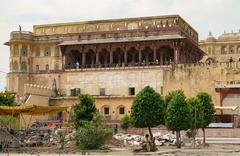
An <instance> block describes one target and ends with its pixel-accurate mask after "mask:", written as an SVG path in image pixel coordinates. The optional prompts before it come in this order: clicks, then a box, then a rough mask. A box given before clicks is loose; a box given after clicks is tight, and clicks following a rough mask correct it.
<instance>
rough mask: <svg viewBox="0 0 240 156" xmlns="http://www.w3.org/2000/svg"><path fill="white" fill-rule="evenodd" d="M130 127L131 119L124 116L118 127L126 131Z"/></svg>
mask: <svg viewBox="0 0 240 156" xmlns="http://www.w3.org/2000/svg"><path fill="white" fill-rule="evenodd" d="M130 126H131V119H130V116H129V115H125V116H124V117H123V118H122V119H121V121H120V127H121V128H122V129H124V130H127V129H128V128H129V127H130Z"/></svg>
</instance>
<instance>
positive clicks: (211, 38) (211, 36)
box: [205, 32, 216, 42]
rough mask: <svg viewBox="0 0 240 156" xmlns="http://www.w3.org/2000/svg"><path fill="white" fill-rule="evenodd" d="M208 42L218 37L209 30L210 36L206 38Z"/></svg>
mask: <svg viewBox="0 0 240 156" xmlns="http://www.w3.org/2000/svg"><path fill="white" fill-rule="evenodd" d="M205 41H207V42H215V41H216V38H215V37H214V36H213V35H212V32H209V34H208V37H207V38H206V39H205Z"/></svg>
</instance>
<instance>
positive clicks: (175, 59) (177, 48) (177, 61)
mask: <svg viewBox="0 0 240 156" xmlns="http://www.w3.org/2000/svg"><path fill="white" fill-rule="evenodd" d="M174 62H175V64H178V63H179V47H174Z"/></svg>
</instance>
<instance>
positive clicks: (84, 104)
mask: <svg viewBox="0 0 240 156" xmlns="http://www.w3.org/2000/svg"><path fill="white" fill-rule="evenodd" d="M78 98H79V102H78V103H77V104H75V105H74V106H73V112H74V114H73V119H74V126H75V128H76V129H78V128H79V127H81V126H82V125H83V124H84V122H87V121H91V120H92V119H93V114H94V113H96V112H98V110H97V108H96V106H95V101H94V99H93V98H92V96H91V95H88V94H81V95H79V97H78Z"/></svg>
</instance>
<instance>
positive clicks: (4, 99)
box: [0, 91, 15, 106]
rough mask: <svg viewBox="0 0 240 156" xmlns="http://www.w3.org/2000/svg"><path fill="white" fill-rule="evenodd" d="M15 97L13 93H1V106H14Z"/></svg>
mask: <svg viewBox="0 0 240 156" xmlns="http://www.w3.org/2000/svg"><path fill="white" fill-rule="evenodd" d="M14 95H15V94H13V93H11V92H8V91H5V92H0V106H1V105H2V106H13V104H14Z"/></svg>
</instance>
